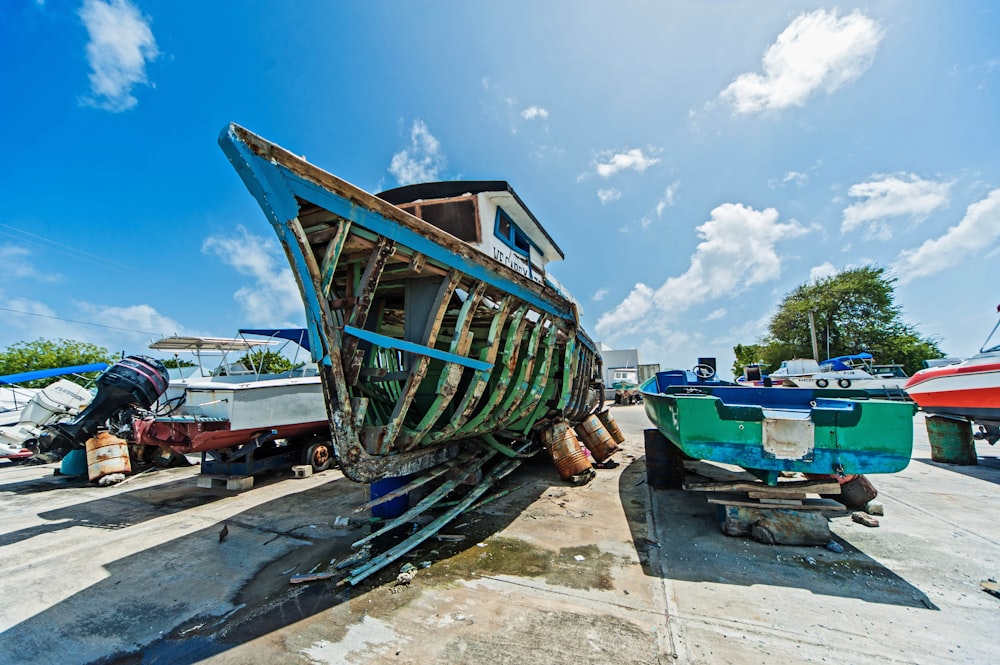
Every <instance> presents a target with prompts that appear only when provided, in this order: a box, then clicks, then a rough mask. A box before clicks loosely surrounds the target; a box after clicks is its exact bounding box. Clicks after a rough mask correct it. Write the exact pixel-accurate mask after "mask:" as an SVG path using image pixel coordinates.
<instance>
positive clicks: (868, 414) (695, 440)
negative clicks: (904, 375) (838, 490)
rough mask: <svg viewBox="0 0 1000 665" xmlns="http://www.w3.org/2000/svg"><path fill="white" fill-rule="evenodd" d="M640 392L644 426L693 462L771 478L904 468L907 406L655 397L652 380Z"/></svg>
mask: <svg viewBox="0 0 1000 665" xmlns="http://www.w3.org/2000/svg"><path fill="white" fill-rule="evenodd" d="M641 390H642V392H643V403H644V405H645V409H646V415H647V416H648V417H649V419H650V421H651V422H652V423H653V424H654V425H656V427H657V429H658V430H660V432H661V433H663V435H664V436H666V437H667V439H669V440H670V441H671V442H672V443H673V444H675V445H676V446H677V447H679V448H680V449H681V450H682V451H683V452H684V453H685V454H687V455H689V456H690V457H693V458H696V459H702V460H708V461H713V462H722V463H726V464H734V465H737V466H741V467H743V468H745V469H747V470H750V471H755V472H764V474H766V475H767V476H768V477H769V478H775V477H776V474H777V473H778V472H782V471H798V472H803V473H810V474H837V475H841V474H871V473H893V472H896V471H899V470H901V469H903V468H905V467H906V465H907V464H908V463H909V461H910V454H911V452H912V446H913V412H914V407H913V405H912V404H908V403H902V402H891V401H884V400H869V399H857V398H846V397H843V398H842V397H827V396H825V394H836V393H837V392H839V391H813V390H806V389H797V388H780V389H775V388H749V387H698V388H694V389H692V388H689V387H683V386H678V387H670V388H666V390H665V391H664V392H661V391H660V390H659V389H658V387H657V384H656V378H655V377H653V378H650V379H649V380H648V381H646V382H645V383H643V385H642V387H641ZM686 391H691V392H686ZM758 475H762V474H760V473H758ZM762 477H763V475H762Z"/></svg>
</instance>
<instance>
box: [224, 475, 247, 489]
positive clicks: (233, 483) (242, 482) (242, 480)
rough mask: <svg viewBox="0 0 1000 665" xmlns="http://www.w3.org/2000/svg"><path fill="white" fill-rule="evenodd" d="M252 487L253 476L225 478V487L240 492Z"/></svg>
mask: <svg viewBox="0 0 1000 665" xmlns="http://www.w3.org/2000/svg"><path fill="white" fill-rule="evenodd" d="M252 487H253V476H229V477H228V478H227V479H226V489H227V490H231V491H234V492H242V491H244V490H248V489H251V488H252Z"/></svg>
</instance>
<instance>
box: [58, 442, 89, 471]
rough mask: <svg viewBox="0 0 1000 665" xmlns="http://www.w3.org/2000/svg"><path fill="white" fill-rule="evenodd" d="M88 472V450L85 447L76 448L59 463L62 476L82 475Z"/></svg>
mask: <svg viewBox="0 0 1000 665" xmlns="http://www.w3.org/2000/svg"><path fill="white" fill-rule="evenodd" d="M85 473H87V452H86V451H85V450H84V449H83V448H74V449H73V450H71V451H69V452H68V453H66V456H65V457H63V458H62V462H61V463H60V464H59V475H60V476H70V477H73V476H82V475H84V474H85Z"/></svg>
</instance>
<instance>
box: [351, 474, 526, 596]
mask: <svg viewBox="0 0 1000 665" xmlns="http://www.w3.org/2000/svg"><path fill="white" fill-rule="evenodd" d="M520 464H521V460H519V459H506V460H504V461H503V462H501V463H500V464H498V465H497V466H496V467H494V469H493V470H492V471H491V472H490V473H489V474H487V475H486V476H484V478H483V479H482V481H480V482H479V483H478V484H477V485H476V486H475V487H473V488H472V489H471V490H469V493H468V494H466V495H465V497H464V498H462V500H461V501H459V502H458V503H457V504H455V505H454V506H452V507H450V508H449V509H448V510H447V511H446V512H445V513H443V514H442V515H441V516H440V517H438V518H437V519H435V520H434V521H433V522H431V523H430V524H428V525H427V526H425V527H424V528H423V529H421V530H419V531H417V532H416V533H414V534H413V535H412V536H410V537H409V538H407V539H406V540H404V541H403V542H402V543H399V544H398V545H396V546H395V547H393V548H391V549H389V550H387V551H385V552H383V553H381V554H379V555H377V556H375V557H373V558H372V559H370V560H369V561H368V562H367V563H365V564H363V565H361V566H358V567H357V568H354V569H352V570H351V571H350V573H349V575H350V576H349V577H347V578H346V579H344V580H343V581H342V582H341V584H345V583H346V584H351V585H354V584H357V583H358V582H360V581H362V580H364V579H365V578H366V577H368V576H369V575H371V574H373V573H376V572H378V571H379V570H381V569H382V568H384V567H385V566H387V565H389V564H390V563H392V562H393V561H395V560H396V559H398V558H399V557H401V556H403V555H405V554H406V553H407V552H409V551H411V550H412V549H413V548H415V547H417V546H418V545H420V544H421V543H422V542H424V541H425V540H427V539H428V538H430V537H431V536H433V535H435V534H436V533H437V532H438V531H440V530H441V529H442V528H443V527H444V526H445V525H446V524H448V523H449V522H451V521H452V520H453V519H455V518H456V517H457V516H459V515H461V514H462V513H463V512H464V511H465V509H466V508H468V507H469V506H471V505H472V504H473V503H474V502H475V501H476V499H478V498H479V497H480V496H482V495H483V494H484V493H485V492H486V490H488V489H489V488H490V487H492V486H493V484H494V483H496V482H497V481H499V480H500V479H501V478H503V477H504V476H506V475H508V474H510V473H511V472H512V471H513V470H514V469H516V468H517V467H518V466H520Z"/></svg>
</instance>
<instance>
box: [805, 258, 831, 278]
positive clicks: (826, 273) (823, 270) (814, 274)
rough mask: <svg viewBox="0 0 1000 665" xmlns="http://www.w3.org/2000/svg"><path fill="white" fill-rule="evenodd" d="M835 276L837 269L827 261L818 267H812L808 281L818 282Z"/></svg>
mask: <svg viewBox="0 0 1000 665" xmlns="http://www.w3.org/2000/svg"><path fill="white" fill-rule="evenodd" d="M836 274H837V269H836V268H835V267H834V265H833V264H832V263H830V262H829V261H827V262H825V263H822V264H820V265H818V266H813V268H812V269H811V270H810V271H809V281H810V282H818V281H819V280H821V279H825V278H827V277H833V276H834V275H836Z"/></svg>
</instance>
